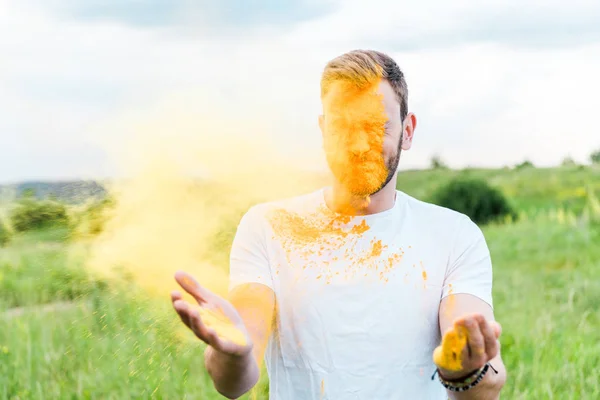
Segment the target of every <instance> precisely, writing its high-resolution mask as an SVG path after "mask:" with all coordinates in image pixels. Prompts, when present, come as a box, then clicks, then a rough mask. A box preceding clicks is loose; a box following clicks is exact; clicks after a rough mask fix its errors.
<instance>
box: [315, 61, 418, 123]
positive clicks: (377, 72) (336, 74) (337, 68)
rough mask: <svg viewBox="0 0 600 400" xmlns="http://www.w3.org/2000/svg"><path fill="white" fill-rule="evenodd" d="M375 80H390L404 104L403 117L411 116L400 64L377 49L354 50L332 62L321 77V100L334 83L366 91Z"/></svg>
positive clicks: (401, 115) (399, 100)
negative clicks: (348, 83) (344, 82)
mask: <svg viewBox="0 0 600 400" xmlns="http://www.w3.org/2000/svg"><path fill="white" fill-rule="evenodd" d="M373 78H380V79H385V80H387V81H388V82H389V83H390V85H391V86H392V88H393V89H394V92H395V93H396V98H397V99H398V102H399V103H400V117H401V119H402V120H403V121H404V118H405V117H406V115H407V114H408V87H407V85H406V81H405V80H404V74H403V73H402V71H401V70H400V67H398V64H396V62H395V61H394V60H393V59H392V58H391V57H390V56H388V55H387V54H384V53H381V52H379V51H375V50H353V51H350V52H348V53H345V54H342V55H341V56H338V57H336V58H334V59H333V60H331V61H329V62H328V63H327V65H326V66H325V69H324V71H323V75H322V76H321V98H323V97H325V96H326V95H327V92H328V91H329V87H330V84H331V83H332V82H334V81H339V80H342V81H347V82H352V83H353V84H355V85H356V86H357V87H358V88H363V87H366V86H367V85H369V84H370V83H372V82H373Z"/></svg>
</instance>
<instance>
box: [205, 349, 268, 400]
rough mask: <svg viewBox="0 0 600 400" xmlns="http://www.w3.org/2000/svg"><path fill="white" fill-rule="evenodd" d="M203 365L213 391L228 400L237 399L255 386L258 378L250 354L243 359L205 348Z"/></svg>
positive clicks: (256, 369)
mask: <svg viewBox="0 0 600 400" xmlns="http://www.w3.org/2000/svg"><path fill="white" fill-rule="evenodd" d="M204 364H205V366H206V369H207V371H208V374H209V375H210V377H211V378H212V380H213V382H214V385H215V389H217V391H218V392H219V393H220V394H222V395H223V396H225V397H227V398H228V399H237V398H239V397H240V396H242V395H244V394H245V393H246V392H248V391H249V390H250V389H252V388H253V387H254V385H256V383H257V382H258V379H259V377H260V371H259V369H258V365H257V364H256V361H255V359H254V357H253V354H252V352H250V353H249V354H247V355H246V356H243V357H238V356H230V355H227V354H223V353H220V352H218V351H215V350H214V349H213V348H212V347H210V346H209V347H207V348H206V350H205V352H204Z"/></svg>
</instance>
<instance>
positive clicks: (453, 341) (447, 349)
mask: <svg viewBox="0 0 600 400" xmlns="http://www.w3.org/2000/svg"><path fill="white" fill-rule="evenodd" d="M466 345H467V330H466V328H465V327H463V326H457V327H455V328H454V329H452V330H450V331H448V332H446V334H445V335H444V337H443V338H442V344H441V345H440V346H438V347H437V348H436V349H435V351H434V352H433V361H434V362H435V364H436V365H437V366H438V367H440V368H443V369H446V370H448V371H460V370H461V369H462V351H463V349H464V348H465V346H466Z"/></svg>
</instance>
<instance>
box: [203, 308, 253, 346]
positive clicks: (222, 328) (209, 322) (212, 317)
mask: <svg viewBox="0 0 600 400" xmlns="http://www.w3.org/2000/svg"><path fill="white" fill-rule="evenodd" d="M198 312H199V313H200V318H201V319H202V322H203V323H204V325H206V327H207V328H210V329H212V330H214V331H215V333H216V334H217V336H219V338H221V339H223V340H227V341H229V342H232V343H234V344H237V345H239V346H246V345H247V344H248V341H247V340H246V336H245V335H244V333H243V332H242V331H240V330H239V329H238V328H237V327H236V326H235V325H233V323H232V322H231V321H230V320H229V318H227V317H226V316H225V315H223V313H221V312H219V311H215V310H209V309H206V308H202V307H199V308H198Z"/></svg>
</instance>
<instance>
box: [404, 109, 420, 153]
mask: <svg viewBox="0 0 600 400" xmlns="http://www.w3.org/2000/svg"><path fill="white" fill-rule="evenodd" d="M416 128H417V117H416V116H415V114H413V113H408V115H407V116H406V118H404V121H403V124H402V129H403V132H402V136H403V138H402V150H410V147H411V146H412V140H413V137H414V134H415V129H416Z"/></svg>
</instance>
